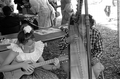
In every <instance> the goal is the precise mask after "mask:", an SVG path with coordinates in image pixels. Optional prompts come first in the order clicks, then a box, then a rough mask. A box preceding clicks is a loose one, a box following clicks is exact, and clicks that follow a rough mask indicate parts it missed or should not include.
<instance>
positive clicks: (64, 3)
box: [61, 0, 73, 25]
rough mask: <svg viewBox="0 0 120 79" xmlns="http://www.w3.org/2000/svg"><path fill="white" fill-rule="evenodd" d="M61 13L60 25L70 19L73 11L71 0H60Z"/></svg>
mask: <svg viewBox="0 0 120 79" xmlns="http://www.w3.org/2000/svg"><path fill="white" fill-rule="evenodd" d="M61 13H62V21H61V25H64V24H67V23H68V21H69V19H70V16H71V13H73V9H72V4H71V0H61Z"/></svg>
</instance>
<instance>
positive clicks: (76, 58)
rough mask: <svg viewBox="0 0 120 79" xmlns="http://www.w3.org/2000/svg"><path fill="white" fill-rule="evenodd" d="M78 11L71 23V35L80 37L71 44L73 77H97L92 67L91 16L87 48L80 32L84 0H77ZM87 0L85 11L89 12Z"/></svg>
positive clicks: (87, 78)
mask: <svg viewBox="0 0 120 79" xmlns="http://www.w3.org/2000/svg"><path fill="white" fill-rule="evenodd" d="M77 1H78V4H77V12H76V14H75V15H73V16H71V18H70V23H69V35H70V36H74V35H77V36H78V39H76V40H75V41H74V42H72V43H71V44H70V61H71V79H95V76H94V74H92V73H93V71H92V68H91V57H90V42H89V39H90V36H89V17H87V16H86V18H85V19H86V26H87V31H88V32H87V50H88V51H86V49H85V47H84V44H83V40H82V38H81V34H80V29H81V28H80V27H82V26H79V19H80V18H82V15H81V10H82V4H83V0H77ZM84 1H85V13H86V15H87V14H88V12H87V6H86V5H87V0H84Z"/></svg>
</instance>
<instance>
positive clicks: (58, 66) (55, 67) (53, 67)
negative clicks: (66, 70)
mask: <svg viewBox="0 0 120 79" xmlns="http://www.w3.org/2000/svg"><path fill="white" fill-rule="evenodd" d="M58 68H60V63H59V64H57V65H56V66H55V65H53V66H52V69H53V70H56V69H58Z"/></svg>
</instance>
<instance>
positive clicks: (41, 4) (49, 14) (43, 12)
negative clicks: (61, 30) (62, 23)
mask: <svg viewBox="0 0 120 79" xmlns="http://www.w3.org/2000/svg"><path fill="white" fill-rule="evenodd" d="M29 2H30V5H31V8H30V10H32V12H33V13H34V14H37V15H38V26H39V28H48V27H51V26H52V23H51V22H52V20H54V18H55V10H54V8H53V7H52V5H51V4H50V3H49V2H48V0H29Z"/></svg>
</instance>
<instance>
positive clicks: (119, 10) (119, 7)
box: [117, 0, 120, 48]
mask: <svg viewBox="0 0 120 79" xmlns="http://www.w3.org/2000/svg"><path fill="white" fill-rule="evenodd" d="M117 28H118V43H119V48H120V0H117Z"/></svg>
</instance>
